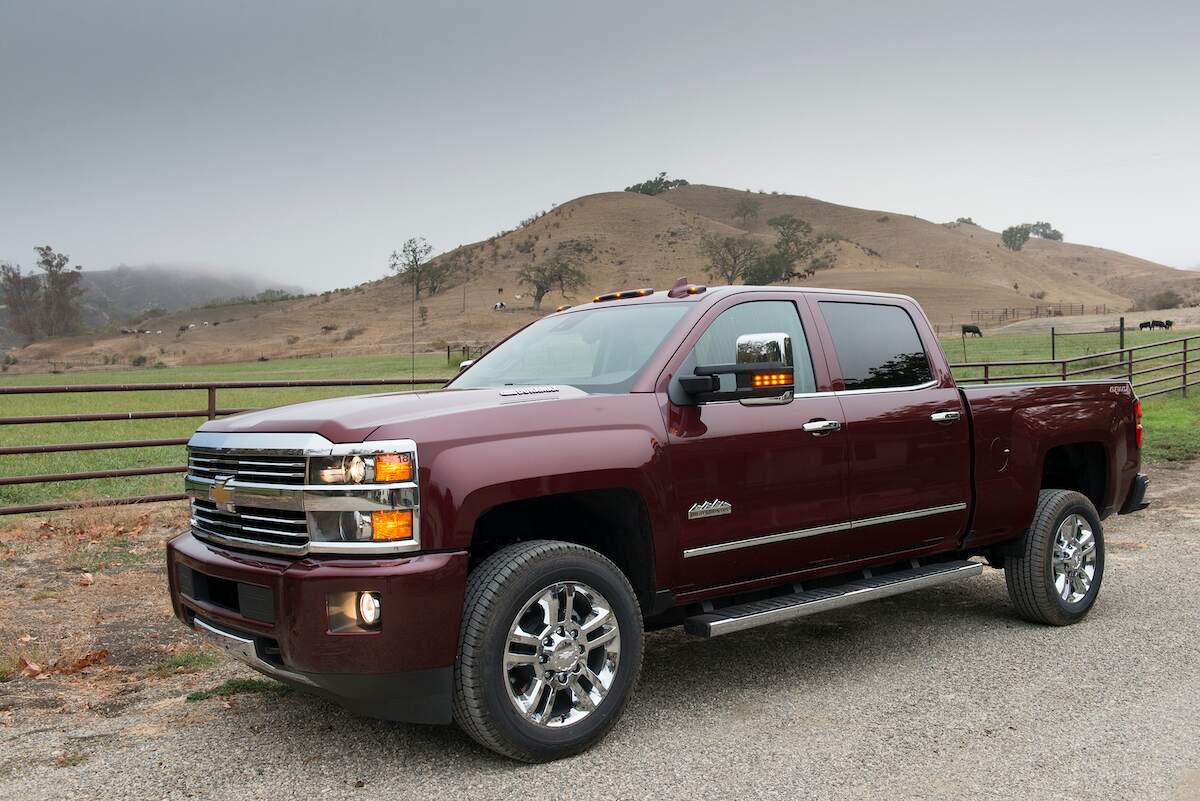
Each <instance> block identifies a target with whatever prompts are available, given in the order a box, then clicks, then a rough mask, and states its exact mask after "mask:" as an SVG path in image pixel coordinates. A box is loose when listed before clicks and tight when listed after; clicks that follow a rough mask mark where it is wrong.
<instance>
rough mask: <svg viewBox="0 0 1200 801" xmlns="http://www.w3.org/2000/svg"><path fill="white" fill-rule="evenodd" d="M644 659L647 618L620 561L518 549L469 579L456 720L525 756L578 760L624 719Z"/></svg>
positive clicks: (582, 551)
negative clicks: (644, 634)
mask: <svg viewBox="0 0 1200 801" xmlns="http://www.w3.org/2000/svg"><path fill="white" fill-rule="evenodd" d="M641 662H642V616H641V610H640V609H639V607H638V603H637V598H636V596H635V595H634V593H633V588H632V587H631V586H630V585H629V581H628V580H627V579H626V578H625V575H624V574H623V573H622V572H621V571H620V570H619V569H618V568H617V567H616V565H614V564H613V563H612V562H610V561H609V560H608V559H606V558H604V557H603V556H602V555H601V554H599V553H597V552H596V551H593V550H591V549H590V548H585V547H583V546H581V545H575V544H573V543H567V542H557V541H534V542H523V543H517V544H515V545H510V546H508V547H506V548H503V549H501V550H500V551H497V552H496V553H495V554H493V555H492V556H490V557H489V558H488V559H486V560H485V561H484V562H483V563H482V564H480V565H479V567H477V568H476V569H475V570H474V571H473V572H472V573H471V576H470V578H469V579H468V583H467V597H466V606H465V609H464V612H463V624H462V630H461V634H460V639H459V656H458V662H457V664H456V667H455V671H454V678H455V704H454V718H455V721H456V722H457V723H458V724H459V726H460V727H461V728H462V729H463V730H464V731H466V732H467V734H469V735H470V736H471V737H472V738H474V739H475V740H476V741H478V742H479V743H480V744H482V745H484V746H486V747H487V748H490V749H492V750H494V751H497V752H499V753H501V754H504V755H506V756H509V757H512V758H514V759H519V760H522V761H525V762H545V761H548V760H552V759H559V758H561V757H565V756H570V755H571V754H576V753H579V752H580V751H583V750H585V749H587V748H588V747H590V746H591V745H593V744H594V743H596V742H597V741H599V740H600V739H601V738H602V737H604V735H605V734H606V733H607V732H608V730H609V729H610V728H612V726H613V724H615V723H616V721H617V719H618V718H619V717H620V715H621V712H622V711H623V710H624V708H625V704H626V703H627V702H628V700H629V696H630V694H631V692H632V690H633V685H634V683H635V682H636V680H637V676H638V673H639V672H640V670H641Z"/></svg>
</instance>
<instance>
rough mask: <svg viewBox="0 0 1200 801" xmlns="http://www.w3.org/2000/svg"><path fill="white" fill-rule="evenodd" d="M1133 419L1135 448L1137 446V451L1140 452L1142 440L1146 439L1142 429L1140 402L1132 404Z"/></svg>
mask: <svg viewBox="0 0 1200 801" xmlns="http://www.w3.org/2000/svg"><path fill="white" fill-rule="evenodd" d="M1133 417H1134V420H1136V421H1137V427H1136V428H1134V431H1135V432H1136V435H1137V446H1138V450H1139V451H1140V450H1141V449H1142V440H1143V439H1145V437H1146V431H1145V429H1143V428H1142V402H1141V401H1134V402H1133Z"/></svg>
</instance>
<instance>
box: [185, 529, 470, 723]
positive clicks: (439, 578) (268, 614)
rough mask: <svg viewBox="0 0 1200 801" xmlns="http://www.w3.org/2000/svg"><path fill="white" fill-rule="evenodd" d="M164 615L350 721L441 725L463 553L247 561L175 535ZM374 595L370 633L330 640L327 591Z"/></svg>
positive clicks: (256, 557)
mask: <svg viewBox="0 0 1200 801" xmlns="http://www.w3.org/2000/svg"><path fill="white" fill-rule="evenodd" d="M167 567H168V579H169V584H170V590H171V602H172V605H173V606H174V609H175V614H176V615H177V616H178V617H179V618H180V619H181V620H182V621H183V622H184V623H186V624H187V625H189V626H191V627H192V628H194V629H195V630H196V631H197V632H198V633H201V634H203V635H205V636H206V637H208V638H209V639H210V641H212V642H213V643H214V644H216V645H218V646H219V647H221V648H223V649H224V650H226V651H227V652H228V653H230V654H231V655H232V656H234V657H235V658H237V659H240V660H241V661H243V662H245V663H246V664H248V665H250V666H251V667H253V668H254V669H256V670H258V671H260V672H262V673H265V674H267V675H269V676H272V677H274V678H276V679H279V680H280V681H283V682H286V683H288V684H290V685H292V686H295V687H298V688H301V689H304V690H308V691H310V692H315V693H317V694H319V695H322V696H325V697H328V698H331V699H333V700H336V701H337V702H339V703H341V704H342V705H344V706H346V707H347V708H349V709H351V710H352V711H354V712H357V713H359V714H363V715H368V716H371V717H379V718H385V719H389V720H401V721H407V722H414V723H448V722H449V721H450V711H451V677H452V672H453V665H454V659H455V656H456V652H457V647H458V630H459V624H460V621H461V619H462V606H463V594H464V591H465V587H466V574H467V554H466V553H465V552H452V553H439V554H422V555H416V556H409V557H402V558H386V559H385V558H361V557H360V558H344V557H323V558H315V557H306V558H301V559H289V558H286V557H276V556H270V555H265V554H249V553H243V552H239V551H235V550H232V549H226V548H222V547H220V546H216V545H210V544H208V543H205V542H202V541H200V540H198V539H196V538H195V537H193V536H192V534H191V533H190V532H189V533H185V534H181V535H180V536H178V537H176V538H175V539H173V540H171V541H170V542H169V543H168V544H167ZM352 591H373V592H378V593H379V594H380V597H381V600H382V604H383V610H384V612H383V624H382V626H381V628H380V629H379V630H378V631H370V632H361V631H356V632H334V631H331V630H330V626H329V612H328V608H327V596H328V595H329V594H330V593H337V592H352Z"/></svg>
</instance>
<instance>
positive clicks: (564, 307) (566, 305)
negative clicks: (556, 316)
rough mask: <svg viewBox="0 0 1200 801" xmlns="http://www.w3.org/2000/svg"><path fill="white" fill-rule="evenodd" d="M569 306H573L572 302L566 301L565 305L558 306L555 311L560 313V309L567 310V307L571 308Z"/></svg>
mask: <svg viewBox="0 0 1200 801" xmlns="http://www.w3.org/2000/svg"><path fill="white" fill-rule="evenodd" d="M569 308H571V304H570V303H564V304H563V305H561V306H559V307H558V308H557V309H555V310H554V311H555V313H558V312H560V311H566V310H567V309H569Z"/></svg>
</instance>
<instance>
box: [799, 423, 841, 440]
mask: <svg viewBox="0 0 1200 801" xmlns="http://www.w3.org/2000/svg"><path fill="white" fill-rule="evenodd" d="M841 427H842V424H841V423H840V422H838V421H837V420H813V421H811V422H808V423H805V424H804V430H805V431H806V432H808V433H809V434H812V435H813V436H815V437H820V436H824V435H825V434H832V433H833V432H834V431H837V430H838V429H840V428H841Z"/></svg>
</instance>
